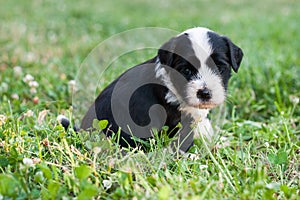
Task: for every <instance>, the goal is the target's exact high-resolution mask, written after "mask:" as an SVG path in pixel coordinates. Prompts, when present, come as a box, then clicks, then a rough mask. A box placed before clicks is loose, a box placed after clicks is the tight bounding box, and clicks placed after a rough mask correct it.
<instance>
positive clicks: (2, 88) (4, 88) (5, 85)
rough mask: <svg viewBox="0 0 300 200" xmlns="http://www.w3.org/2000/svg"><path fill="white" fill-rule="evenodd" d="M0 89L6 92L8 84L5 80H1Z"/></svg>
mask: <svg viewBox="0 0 300 200" xmlns="http://www.w3.org/2000/svg"><path fill="white" fill-rule="evenodd" d="M0 90H2V92H7V90H8V84H7V83H6V82H2V83H1V85H0Z"/></svg>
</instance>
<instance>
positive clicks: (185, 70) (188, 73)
mask: <svg viewBox="0 0 300 200" xmlns="http://www.w3.org/2000/svg"><path fill="white" fill-rule="evenodd" d="M181 73H182V74H183V75H184V76H186V77H189V76H191V75H192V70H191V69H190V68H187V67H185V68H183V69H182V70H181Z"/></svg>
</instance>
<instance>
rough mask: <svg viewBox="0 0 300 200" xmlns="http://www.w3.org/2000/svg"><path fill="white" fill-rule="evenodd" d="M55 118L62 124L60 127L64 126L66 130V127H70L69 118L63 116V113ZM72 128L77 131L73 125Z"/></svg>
mask: <svg viewBox="0 0 300 200" xmlns="http://www.w3.org/2000/svg"><path fill="white" fill-rule="evenodd" d="M56 119H57V121H58V122H59V123H60V124H61V125H62V127H64V129H65V130H68V128H69V127H70V125H71V123H70V120H69V119H68V118H67V117H66V116H64V115H58V116H57V118H56ZM73 130H74V131H75V132H78V130H79V129H78V128H77V127H76V126H75V125H74V126H73Z"/></svg>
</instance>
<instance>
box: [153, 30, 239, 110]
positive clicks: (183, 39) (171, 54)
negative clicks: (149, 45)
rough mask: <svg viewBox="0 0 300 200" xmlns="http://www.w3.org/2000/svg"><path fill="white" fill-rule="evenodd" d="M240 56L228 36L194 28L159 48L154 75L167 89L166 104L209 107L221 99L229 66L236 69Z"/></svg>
mask: <svg viewBox="0 0 300 200" xmlns="http://www.w3.org/2000/svg"><path fill="white" fill-rule="evenodd" d="M242 57H243V52H242V50H241V49H240V48H239V47H237V46H236V45H235V44H233V43H232V42H231V41H230V40H229V39H228V38H226V37H224V36H220V35H218V34H217V33H215V32H213V31H211V30H208V29H205V28H193V29H189V30H187V31H185V32H183V33H181V34H179V35H178V36H176V37H174V38H172V39H171V40H169V41H168V42H167V43H165V44H164V45H163V46H162V47H161V48H160V49H159V51H158V58H159V63H158V65H157V66H156V76H157V77H160V78H161V79H162V80H163V82H164V84H165V85H166V87H167V88H168V89H169V92H168V93H167V95H166V100H167V101H168V102H169V103H177V104H180V105H181V106H189V107H195V108H200V109H210V108H213V107H215V106H216V105H219V104H221V103H223V102H224V100H225V96H226V88H227V84H228V80H229V78H230V75H231V69H233V70H234V71H235V72H237V71H238V69H239V66H240V63H241V60H242ZM182 104H183V105H182Z"/></svg>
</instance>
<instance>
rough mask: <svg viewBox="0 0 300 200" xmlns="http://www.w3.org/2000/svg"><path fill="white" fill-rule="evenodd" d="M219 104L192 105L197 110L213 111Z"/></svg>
mask: <svg viewBox="0 0 300 200" xmlns="http://www.w3.org/2000/svg"><path fill="white" fill-rule="evenodd" d="M217 105H218V104H215V103H209V102H207V103H201V104H196V105H192V106H193V107H195V108H198V109H212V108H214V107H216V106H217Z"/></svg>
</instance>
